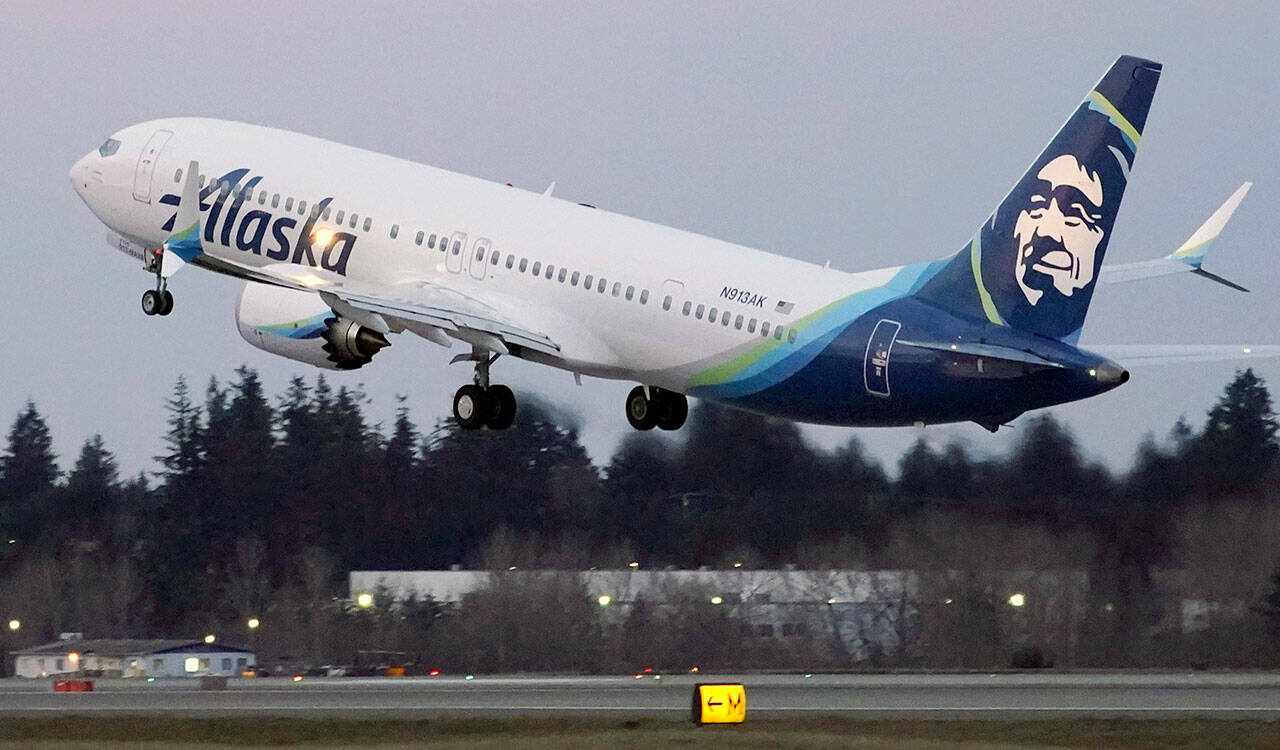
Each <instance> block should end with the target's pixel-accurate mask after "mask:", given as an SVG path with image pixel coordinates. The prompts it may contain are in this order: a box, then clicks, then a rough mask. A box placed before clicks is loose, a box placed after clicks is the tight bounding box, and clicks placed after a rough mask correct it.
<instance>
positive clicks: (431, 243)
mask: <svg viewBox="0 0 1280 750" xmlns="http://www.w3.org/2000/svg"><path fill="white" fill-rule="evenodd" d="M427 247H429V248H431V249H432V250H434V249H435V247H436V236H435V235H434V234H433V235H431V239H429V240H427Z"/></svg>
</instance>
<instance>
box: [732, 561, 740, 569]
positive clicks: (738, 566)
mask: <svg viewBox="0 0 1280 750" xmlns="http://www.w3.org/2000/svg"><path fill="white" fill-rule="evenodd" d="M733 567H735V568H741V567H742V563H740V562H736V563H734V564H733Z"/></svg>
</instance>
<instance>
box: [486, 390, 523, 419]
mask: <svg viewBox="0 0 1280 750" xmlns="http://www.w3.org/2000/svg"><path fill="white" fill-rule="evenodd" d="M485 396H486V397H487V399H488V401H489V404H488V406H489V408H488V409H487V410H486V411H487V413H486V414H485V421H484V424H485V426H486V427H488V428H489V429H491V430H505V429H507V428H508V427H510V426H511V423H512V422H514V421H516V394H514V393H512V392H511V389H510V388H508V387H506V386H505V385H491V386H489V392H488V393H486V394H485Z"/></svg>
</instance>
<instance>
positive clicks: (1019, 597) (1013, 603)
mask: <svg viewBox="0 0 1280 750" xmlns="http://www.w3.org/2000/svg"><path fill="white" fill-rule="evenodd" d="M1026 603H1027V597H1026V596H1025V595H1023V594H1014V595H1013V596H1011V597H1009V606H1010V607H1021V606H1022V605H1024V604H1026Z"/></svg>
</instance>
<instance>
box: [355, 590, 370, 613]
mask: <svg viewBox="0 0 1280 750" xmlns="http://www.w3.org/2000/svg"><path fill="white" fill-rule="evenodd" d="M356 606H358V607H360V609H368V608H370V607H372V606H373V594H370V593H369V592H368V591H362V592H360V594H359V595H358V596H356Z"/></svg>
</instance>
